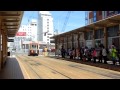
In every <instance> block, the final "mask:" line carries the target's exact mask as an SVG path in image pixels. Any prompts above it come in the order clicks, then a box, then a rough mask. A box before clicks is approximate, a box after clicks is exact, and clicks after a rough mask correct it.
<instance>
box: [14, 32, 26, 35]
mask: <svg viewBox="0 0 120 90" xmlns="http://www.w3.org/2000/svg"><path fill="white" fill-rule="evenodd" d="M16 36H26V32H17V33H16Z"/></svg>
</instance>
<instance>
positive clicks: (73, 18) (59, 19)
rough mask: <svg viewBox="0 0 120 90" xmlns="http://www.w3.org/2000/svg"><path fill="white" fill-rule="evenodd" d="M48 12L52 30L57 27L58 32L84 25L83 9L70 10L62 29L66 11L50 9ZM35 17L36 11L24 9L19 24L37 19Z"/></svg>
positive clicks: (36, 15)
mask: <svg viewBox="0 0 120 90" xmlns="http://www.w3.org/2000/svg"><path fill="white" fill-rule="evenodd" d="M50 13H51V14H52V17H53V24H54V30H56V29H57V30H58V31H59V32H67V31H70V30H73V29H76V28H79V27H82V26H85V11H72V12H71V14H70V17H69V19H68V22H67V24H66V28H65V30H64V31H62V28H63V25H64V22H65V18H66V16H67V13H68V11H50ZM37 17H38V11H25V12H24V15H23V19H22V23H21V24H22V25H24V24H25V25H27V24H28V22H29V21H30V20H31V19H37Z"/></svg>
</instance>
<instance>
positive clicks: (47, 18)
mask: <svg viewBox="0 0 120 90" xmlns="http://www.w3.org/2000/svg"><path fill="white" fill-rule="evenodd" d="M53 34H54V30H53V18H52V15H51V13H50V12H49V11H39V13H38V28H37V36H38V38H37V40H38V41H44V42H46V44H48V45H50V44H53V43H51V42H50V41H51V39H50V37H52V36H53Z"/></svg>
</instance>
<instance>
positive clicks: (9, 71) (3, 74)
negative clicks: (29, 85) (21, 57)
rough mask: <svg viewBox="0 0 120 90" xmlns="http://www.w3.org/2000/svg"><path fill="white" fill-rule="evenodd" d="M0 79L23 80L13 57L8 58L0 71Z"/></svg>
mask: <svg viewBox="0 0 120 90" xmlns="http://www.w3.org/2000/svg"><path fill="white" fill-rule="evenodd" d="M0 79H24V76H23V73H22V71H21V68H20V65H19V63H18V61H17V60H16V58H15V57H8V58H7V61H6V64H5V66H4V68H3V69H2V70H1V71H0Z"/></svg>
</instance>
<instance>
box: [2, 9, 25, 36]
mask: <svg viewBox="0 0 120 90" xmlns="http://www.w3.org/2000/svg"><path fill="white" fill-rule="evenodd" d="M23 13H24V11H0V20H1V26H2V27H1V28H2V30H4V31H5V32H6V34H7V36H8V37H14V36H15V35H16V33H17V32H18V30H19V27H20V24H21V21H22V17H23Z"/></svg>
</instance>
